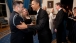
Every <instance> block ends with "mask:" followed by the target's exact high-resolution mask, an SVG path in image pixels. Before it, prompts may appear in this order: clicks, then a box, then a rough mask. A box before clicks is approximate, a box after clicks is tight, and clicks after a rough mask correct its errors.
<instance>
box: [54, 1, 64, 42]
mask: <svg viewBox="0 0 76 43" xmlns="http://www.w3.org/2000/svg"><path fill="white" fill-rule="evenodd" d="M56 9H57V10H58V13H57V15H56V19H55V32H57V34H56V36H57V43H62V42H63V37H62V36H63V34H64V33H66V32H64V30H65V29H64V15H65V14H64V11H63V9H62V8H61V3H60V2H58V3H56ZM63 32H64V33H63ZM65 40H66V37H65Z"/></svg>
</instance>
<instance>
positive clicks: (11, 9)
mask: <svg viewBox="0 0 76 43" xmlns="http://www.w3.org/2000/svg"><path fill="white" fill-rule="evenodd" d="M6 2H7V5H8V7H9V10H10V12H12V11H13V0H6Z"/></svg>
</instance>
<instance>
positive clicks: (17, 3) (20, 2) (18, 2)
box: [13, 1, 23, 6]
mask: <svg viewBox="0 0 76 43" xmlns="http://www.w3.org/2000/svg"><path fill="white" fill-rule="evenodd" d="M20 4H23V2H22V1H14V2H13V6H16V5H20Z"/></svg>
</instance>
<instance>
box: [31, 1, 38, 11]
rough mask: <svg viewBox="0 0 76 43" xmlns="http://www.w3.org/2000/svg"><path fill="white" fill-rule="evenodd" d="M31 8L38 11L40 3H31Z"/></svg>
mask: <svg viewBox="0 0 76 43" xmlns="http://www.w3.org/2000/svg"><path fill="white" fill-rule="evenodd" d="M31 7H32V9H33V10H34V11H36V10H37V7H38V3H36V2H35V1H32V2H31Z"/></svg>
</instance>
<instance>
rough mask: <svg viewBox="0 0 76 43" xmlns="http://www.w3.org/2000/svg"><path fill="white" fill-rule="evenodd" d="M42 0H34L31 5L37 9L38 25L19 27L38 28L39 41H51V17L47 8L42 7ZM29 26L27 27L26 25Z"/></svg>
mask: <svg viewBox="0 0 76 43" xmlns="http://www.w3.org/2000/svg"><path fill="white" fill-rule="evenodd" d="M40 5H41V4H40V0H33V1H32V3H31V7H32V8H33V10H34V11H37V19H36V25H26V24H24V23H22V24H23V26H19V27H18V28H19V29H24V28H28V30H35V31H36V30H37V33H38V39H39V43H51V41H52V34H51V30H50V29H49V18H48V14H47V12H46V11H45V10H43V9H41V8H40ZM26 26H27V27H26Z"/></svg>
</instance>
